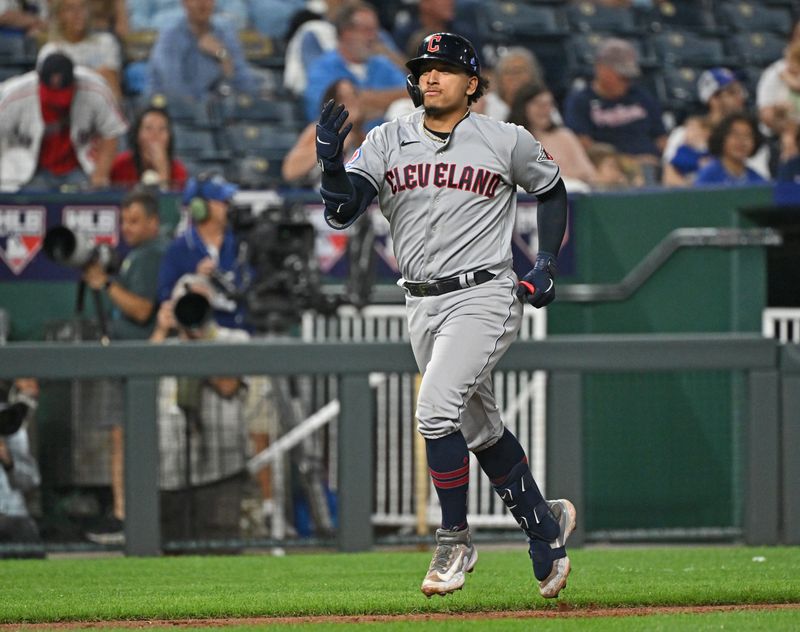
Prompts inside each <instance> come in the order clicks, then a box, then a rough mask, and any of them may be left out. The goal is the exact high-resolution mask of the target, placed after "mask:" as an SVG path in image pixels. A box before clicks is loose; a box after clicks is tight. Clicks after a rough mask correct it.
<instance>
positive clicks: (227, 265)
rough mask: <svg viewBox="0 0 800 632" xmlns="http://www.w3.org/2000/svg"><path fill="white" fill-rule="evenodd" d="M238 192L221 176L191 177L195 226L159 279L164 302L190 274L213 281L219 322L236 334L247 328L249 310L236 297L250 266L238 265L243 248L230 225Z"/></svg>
mask: <svg viewBox="0 0 800 632" xmlns="http://www.w3.org/2000/svg"><path fill="white" fill-rule="evenodd" d="M237 190H238V187H237V186H236V185H234V184H231V183H230V182H227V181H226V180H225V179H224V178H222V177H221V176H209V175H200V176H198V177H196V178H191V179H190V180H189V181H188V182H187V183H186V188H185V189H184V191H183V203H184V205H185V206H186V207H187V209H188V214H189V219H190V225H189V227H188V228H187V229H186V230H185V231H184V232H183V233H182V234H180V235H179V236H178V237H176V238H175V240H173V242H172V243H171V244H170V245H169V248H168V249H167V252H166V254H165V255H164V258H163V259H162V261H161V269H160V270H159V275H158V299H159V302H163V301H166V300H168V299H169V298H170V295H171V294H172V290H173V288H174V286H175V283H176V282H177V281H178V279H180V278H181V277H182V276H183V275H184V274H199V275H202V276H205V277H208V278H209V280H210V281H211V284H212V285H213V286H214V287H215V289H216V290H218V291H217V292H216V293H215V299H214V301H213V302H212V307H213V308H214V320H215V321H216V322H217V324H219V325H221V326H223V327H228V328H230V329H245V328H246V327H247V324H246V322H245V315H244V305H243V304H242V301H241V300H236V297H234V296H231V294H232V293H233V292H231V290H232V289H235V288H238V289H241V288H242V286H243V283H244V272H245V269H244V268H245V266H246V263H244V262H241V261H238V253H239V244H238V242H237V240H236V237H235V236H234V234H233V231H232V230H231V229H230V227H229V226H228V208H229V206H230V202H231V199H232V198H233V196H234V194H235V193H236V191H237Z"/></svg>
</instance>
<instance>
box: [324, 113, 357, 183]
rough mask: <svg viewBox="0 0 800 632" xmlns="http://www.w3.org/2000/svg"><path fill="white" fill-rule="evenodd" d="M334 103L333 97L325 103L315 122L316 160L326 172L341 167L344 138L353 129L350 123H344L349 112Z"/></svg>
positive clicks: (337, 169)
mask: <svg viewBox="0 0 800 632" xmlns="http://www.w3.org/2000/svg"><path fill="white" fill-rule="evenodd" d="M334 105H335V104H334V102H333V99H331V100H330V101H328V102H327V103H326V104H325V107H323V108H322V113H321V114H320V117H319V123H317V138H316V144H317V162H318V163H319V166H320V168H321V169H322V170H323V171H328V172H333V171H339V170H340V169H342V167H343V165H342V150H343V149H344V140H345V138H347V135H348V134H349V133H350V130H351V129H353V124H352V123H348V124H347V125H344V123H345V121H346V120H347V117H348V116H349V112H348V111H347V110H345V109H344V106H343V105H341V104H340V105H336V107H334ZM343 125H344V127H342V126H343Z"/></svg>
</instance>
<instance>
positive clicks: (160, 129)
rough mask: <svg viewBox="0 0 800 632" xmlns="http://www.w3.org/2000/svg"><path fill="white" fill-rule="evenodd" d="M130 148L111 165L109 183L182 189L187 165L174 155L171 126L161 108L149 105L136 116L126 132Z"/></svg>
mask: <svg viewBox="0 0 800 632" xmlns="http://www.w3.org/2000/svg"><path fill="white" fill-rule="evenodd" d="M128 145H129V147H130V149H129V150H128V151H125V152H122V153H121V154H119V155H118V156H117V157H116V159H115V160H114V164H113V165H111V183H112V184H116V185H122V186H133V185H135V184H138V183H140V182H141V183H143V184H148V185H153V184H155V185H158V186H159V187H161V188H171V189H182V188H183V186H184V185H185V184H186V177H187V173H186V167H185V166H184V164H183V163H182V162H181V161H180V160H179V159H177V158H175V157H174V154H173V141H172V126H171V125H170V118H169V114H168V113H167V111H166V110H164V109H163V108H158V107H149V108H147V109H145V110H144V111H142V113H141V114H139V116H138V117H137V118H136V121H135V122H134V124H133V125H132V126H131V129H130V131H129V132H128Z"/></svg>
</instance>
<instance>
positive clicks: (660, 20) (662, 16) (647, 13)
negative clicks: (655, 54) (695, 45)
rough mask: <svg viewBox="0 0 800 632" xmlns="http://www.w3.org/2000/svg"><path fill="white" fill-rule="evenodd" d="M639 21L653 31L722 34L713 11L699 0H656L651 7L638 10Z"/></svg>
mask: <svg viewBox="0 0 800 632" xmlns="http://www.w3.org/2000/svg"><path fill="white" fill-rule="evenodd" d="M637 22H638V23H639V24H640V25H641V26H642V27H643V28H645V29H646V30H648V31H650V32H652V33H661V32H662V31H670V30H678V31H695V32H698V33H706V34H709V35H717V34H721V31H720V29H719V26H718V25H717V23H716V21H715V19H714V14H713V12H712V11H711V10H709V8H708V6H707V5H706V3H705V2H700V1H698V0H672V1H671V2H654V3H653V6H652V7H651V8H647V9H638V10H637Z"/></svg>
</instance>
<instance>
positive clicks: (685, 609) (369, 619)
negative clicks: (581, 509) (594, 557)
mask: <svg viewBox="0 0 800 632" xmlns="http://www.w3.org/2000/svg"><path fill="white" fill-rule="evenodd" d="M752 610H797V611H798V612H800V603H780V604H778V603H775V604H732V605H715V606H642V607H630V608H594V607H580V608H572V607H570V606H569V604H566V603H559V604H558V606H557V607H553V608H548V609H541V610H539V609H537V610H515V611H514V610H512V611H498V612H465V613H430V614H404V615H403V614H398V615H339V616H321V617H309V616H304V617H250V618H241V619H238V618H236V619H224V618H221V619H143V620H136V621H69V622H54V623H6V624H0V630H45V629H47V630H69V629H77V628H81V629H87V628H99V629H102V628H108V627H112V626H113V627H115V628H130V629H138V630H143V629H148V628H155V627H167V628H184V627H225V626H232V625H265V624H277V623H349V624H355V623H387V622H392V621H437V620H445V619H446V620H449V621H452V620H459V619H460V620H463V621H480V620H487V619H554V618H561V617H570V618H573V617H633V616H648V615H654V614H705V613H711V612H736V611H752Z"/></svg>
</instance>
